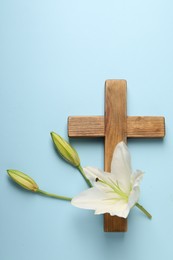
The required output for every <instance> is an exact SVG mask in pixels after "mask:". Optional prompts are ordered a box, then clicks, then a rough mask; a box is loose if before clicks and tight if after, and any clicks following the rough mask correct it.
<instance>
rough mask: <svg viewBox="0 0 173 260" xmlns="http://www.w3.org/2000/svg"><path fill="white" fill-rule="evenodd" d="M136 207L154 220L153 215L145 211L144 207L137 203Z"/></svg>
mask: <svg viewBox="0 0 173 260" xmlns="http://www.w3.org/2000/svg"><path fill="white" fill-rule="evenodd" d="M135 206H136V207H137V208H138V209H140V210H141V211H142V212H143V213H144V214H145V215H146V216H147V217H148V218H149V219H152V216H151V214H150V213H149V212H148V211H147V210H146V209H144V207H142V206H141V205H140V204H139V203H136V204H135Z"/></svg>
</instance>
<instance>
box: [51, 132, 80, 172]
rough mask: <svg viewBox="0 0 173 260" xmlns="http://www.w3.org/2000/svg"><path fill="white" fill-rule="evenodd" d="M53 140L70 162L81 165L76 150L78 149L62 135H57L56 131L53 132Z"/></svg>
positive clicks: (76, 165) (61, 153)
mask: <svg viewBox="0 0 173 260" xmlns="http://www.w3.org/2000/svg"><path fill="white" fill-rule="evenodd" d="M51 137H52V140H53V142H54V145H55V147H56V149H57V150H58V152H59V153H60V155H61V156H62V157H63V158H64V159H65V160H66V161H67V162H68V163H70V164H72V165H73V166H75V167H78V166H79V165H80V159H79V156H78V154H77V152H76V150H75V149H74V148H73V147H72V146H71V145H70V144H69V143H68V142H66V141H65V140H64V139H63V138H62V137H61V136H59V135H57V134H56V133H54V132H52V133H51Z"/></svg>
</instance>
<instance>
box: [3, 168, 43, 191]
mask: <svg viewBox="0 0 173 260" xmlns="http://www.w3.org/2000/svg"><path fill="white" fill-rule="evenodd" d="M7 172H8V175H9V176H10V177H11V178H12V180H13V181H15V182H16V183H17V184H19V185H20V186H22V187H23V188H25V189H27V190H30V191H33V192H37V191H38V190H39V187H38V185H37V183H36V182H35V181H34V180H33V179H32V178H31V177H29V176H28V175H26V174H24V173H23V172H19V171H17V170H7Z"/></svg>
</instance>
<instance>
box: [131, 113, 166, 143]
mask: <svg viewBox="0 0 173 260" xmlns="http://www.w3.org/2000/svg"><path fill="white" fill-rule="evenodd" d="M127 136H128V137H132V138H133V137H136V138H137V137H138V138H160V137H164V136H165V119H164V117H161V116H129V117H127Z"/></svg>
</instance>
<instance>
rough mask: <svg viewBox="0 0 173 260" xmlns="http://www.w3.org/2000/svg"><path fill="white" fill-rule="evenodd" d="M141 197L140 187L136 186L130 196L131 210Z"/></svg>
mask: <svg viewBox="0 0 173 260" xmlns="http://www.w3.org/2000/svg"><path fill="white" fill-rule="evenodd" d="M139 195H140V188H139V186H135V187H134V188H133V189H132V191H131V192H130V196H129V200H128V205H129V208H130V209H131V208H132V207H133V206H134V205H135V204H136V203H137V202H138V200H139Z"/></svg>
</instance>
